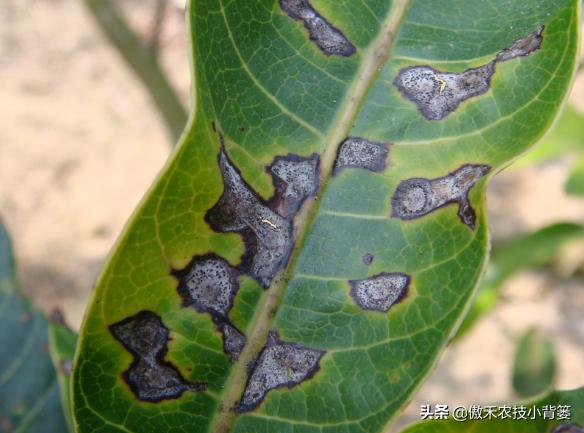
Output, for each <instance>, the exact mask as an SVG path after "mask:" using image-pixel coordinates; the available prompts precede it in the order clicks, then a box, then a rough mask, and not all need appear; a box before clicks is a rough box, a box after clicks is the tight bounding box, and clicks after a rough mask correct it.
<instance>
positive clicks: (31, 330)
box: [0, 223, 68, 433]
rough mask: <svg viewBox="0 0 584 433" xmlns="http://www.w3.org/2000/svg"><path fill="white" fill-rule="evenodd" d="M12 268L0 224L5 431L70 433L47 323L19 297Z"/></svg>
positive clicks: (1, 415) (0, 418) (0, 373)
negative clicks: (49, 351) (51, 356)
mask: <svg viewBox="0 0 584 433" xmlns="http://www.w3.org/2000/svg"><path fill="white" fill-rule="evenodd" d="M13 265H14V263H13V257H12V250H11V244H10V239H9V237H8V234H7V233H6V230H5V228H4V226H3V225H2V224H1V223H0V347H1V348H2V350H0V432H3V433H17V432H18V433H46V432H51V433H65V432H67V431H68V429H67V425H66V423H65V419H64V418H63V412H62V409H61V403H60V400H59V386H58V383H57V377H56V375H55V371H54V370H53V365H52V363H51V359H50V357H49V354H48V347H47V345H48V342H47V326H48V324H47V320H46V319H45V317H44V316H43V315H42V314H41V313H39V312H38V311H36V310H35V309H34V308H33V307H32V306H31V305H30V303H29V302H28V301H27V300H26V299H24V298H23V297H22V296H21V295H20V293H19V292H18V290H17V288H16V282H15V274H14V268H13Z"/></svg>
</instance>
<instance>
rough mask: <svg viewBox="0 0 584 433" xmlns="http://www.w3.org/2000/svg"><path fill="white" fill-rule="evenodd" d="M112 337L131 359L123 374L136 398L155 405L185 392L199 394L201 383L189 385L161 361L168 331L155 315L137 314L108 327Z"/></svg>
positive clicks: (174, 368) (166, 348)
mask: <svg viewBox="0 0 584 433" xmlns="http://www.w3.org/2000/svg"><path fill="white" fill-rule="evenodd" d="M109 329H110V332H111V333H112V335H113V336H114V337H115V338H116V339H117V340H118V341H119V342H120V343H122V345H123V346H124V347H125V348H126V349H127V350H128V351H129V352H130V353H131V354H132V355H133V356H134V361H133V362H132V364H131V365H130V368H129V369H128V370H126V371H125V372H124V373H123V377H124V379H125V381H126V382H127V383H128V385H129V386H130V388H131V389H132V391H133V392H134V394H135V395H136V398H138V399H139V400H142V401H148V402H159V401H162V400H169V399H175V398H179V397H180V396H181V395H182V394H183V393H184V392H185V391H203V390H205V389H206V384H204V383H192V382H188V381H187V380H185V379H184V378H183V376H182V375H181V373H180V372H179V371H178V369H177V368H176V367H175V366H173V365H172V364H171V363H170V362H168V361H166V360H165V359H164V358H165V356H166V354H167V352H168V340H169V336H170V332H169V330H168V328H167V327H166V326H164V324H163V323H162V320H161V319H160V317H159V316H157V315H156V314H154V313H153V312H151V311H141V312H139V313H138V314H136V315H135V316H132V317H129V318H127V319H124V320H122V321H120V322H117V323H114V324H113V325H111V326H110V327H109Z"/></svg>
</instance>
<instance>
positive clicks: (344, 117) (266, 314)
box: [189, 0, 411, 433]
mask: <svg viewBox="0 0 584 433" xmlns="http://www.w3.org/2000/svg"><path fill="white" fill-rule="evenodd" d="M410 3H411V0H394V1H393V4H392V6H391V9H390V11H389V13H388V14H387V17H386V19H385V20H384V21H383V25H382V26H381V30H380V34H379V36H378V37H377V38H376V39H375V40H374V41H373V43H372V44H371V45H370V46H369V48H368V49H367V50H366V51H365V54H364V56H363V61H362V64H361V66H360V67H359V70H358V73H357V75H356V78H355V79H354V80H353V83H352V85H351V87H350V88H349V91H348V92H347V94H346V95H345V98H344V100H343V102H342V104H341V106H340V109H339V111H338V114H337V116H336V117H335V120H334V121H333V122H332V123H331V127H330V128H329V131H328V132H327V134H326V135H325V140H324V142H325V143H326V144H325V148H324V151H323V152H322V154H321V170H322V176H321V182H320V185H321V186H320V188H319V191H318V193H317V196H320V195H322V194H323V193H324V191H325V190H326V187H327V183H328V182H327V181H328V179H329V178H330V177H331V174H332V171H333V165H334V162H335V159H336V155H337V151H338V146H339V145H340V143H341V142H342V141H343V140H344V139H345V138H346V137H347V136H348V134H349V132H350V130H351V128H352V124H353V122H354V120H355V118H356V116H357V114H358V113H359V110H360V108H361V105H362V104H363V102H364V100H365V97H366V96H367V94H368V90H369V88H370V87H371V85H372V84H373V82H374V81H375V79H376V78H377V76H378V75H379V72H380V70H381V67H382V66H383V65H384V64H385V63H386V62H387V60H388V59H389V53H390V50H391V47H392V45H393V42H394V41H395V36H396V34H397V30H398V29H399V27H400V23H401V22H402V20H403V18H404V17H405V15H406V12H407V10H408V7H409V5H410ZM189 15H190V14H189ZM191 29H192V26H189V30H190V31H191ZM317 211H318V202H317V201H313V202H310V203H307V204H306V205H305V208H304V209H303V210H302V211H301V212H300V213H299V215H298V216H297V218H296V225H297V232H298V239H297V240H296V243H295V245H294V249H293V251H292V253H291V259H290V262H289V264H288V266H287V267H286V269H284V271H283V272H280V274H279V275H278V277H277V278H276V279H275V280H274V282H273V283H272V285H271V286H270V288H269V289H268V290H267V292H266V293H264V295H263V296H262V301H261V305H260V306H259V307H258V309H257V310H256V313H255V314H254V318H253V321H252V324H251V329H250V332H248V336H247V337H248V340H247V344H246V346H245V348H244V350H243V351H242V353H241V355H240V357H239V360H238V362H237V363H236V364H235V365H234V367H233V369H232V371H231V374H230V375H229V377H228V379H227V381H226V384H225V390H226V392H225V394H224V397H223V399H222V401H221V402H220V404H219V406H218V407H219V410H218V412H217V414H216V416H215V418H214V419H213V420H212V421H211V424H210V428H209V431H210V432H211V431H212V432H214V433H228V432H229V431H230V430H231V427H232V425H233V422H234V420H235V418H236V414H235V412H234V411H233V407H234V406H235V405H236V404H237V402H238V401H239V399H240V398H241V395H242V394H243V392H244V390H245V385H246V382H247V376H248V367H247V366H248V365H250V363H251V362H252V361H253V360H254V359H255V358H257V356H258V355H259V353H260V351H261V349H262V348H263V346H264V344H265V341H266V339H267V335H268V331H269V329H270V324H271V322H272V321H273V317H274V316H275V314H274V313H275V311H276V310H277V308H278V305H279V303H280V299H281V297H282V295H283V293H284V290H285V288H286V286H287V279H286V278H283V277H284V275H283V274H285V273H286V272H287V271H289V270H290V269H292V268H293V267H294V264H295V262H296V259H297V256H298V251H299V246H301V245H303V243H304V239H305V237H306V234H307V229H308V227H310V226H311V224H312V221H313V220H314V218H315V216H316V214H317Z"/></svg>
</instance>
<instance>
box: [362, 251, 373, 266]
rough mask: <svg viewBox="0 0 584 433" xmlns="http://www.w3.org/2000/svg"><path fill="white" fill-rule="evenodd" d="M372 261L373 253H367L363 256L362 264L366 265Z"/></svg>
mask: <svg viewBox="0 0 584 433" xmlns="http://www.w3.org/2000/svg"><path fill="white" fill-rule="evenodd" d="M371 263H373V254H371V253H367V254H365V255H364V256H363V264H364V265H366V266H369V265H371Z"/></svg>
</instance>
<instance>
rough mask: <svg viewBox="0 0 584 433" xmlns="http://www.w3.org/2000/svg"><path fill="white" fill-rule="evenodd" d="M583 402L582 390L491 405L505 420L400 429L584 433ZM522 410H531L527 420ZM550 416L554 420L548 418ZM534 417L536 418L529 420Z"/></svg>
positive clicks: (443, 432)
mask: <svg viewBox="0 0 584 433" xmlns="http://www.w3.org/2000/svg"><path fill="white" fill-rule="evenodd" d="M583 403H584V388H579V389H576V390H573V391H555V392H552V393H550V394H549V395H548V396H546V397H544V398H542V399H540V400H538V401H535V402H530V403H518V404H498V405H495V406H490V407H493V408H494V413H495V414H497V416H498V415H499V414H501V413H505V414H506V413H507V409H504V411H501V410H500V408H501V407H506V408H509V409H510V410H509V411H508V412H509V415H510V416H509V417H505V418H504V419H501V418H497V419H487V418H486V417H485V418H484V419H480V420H479V419H473V420H467V421H463V422H461V421H455V420H454V419H453V418H450V419H447V420H436V419H433V420H431V421H424V422H420V423H418V424H414V425H413V426H410V427H408V428H406V429H405V430H402V432H401V433H426V432H428V433H464V432H469V433H470V432H472V433H499V432H501V433H503V432H504V433H582V431H584V430H583V429H582V427H581V426H583V425H584V410H583V408H584V404H583ZM487 407H488V406H483V407H482V411H481V412H482V413H483V415H486V413H487V411H486V408H487ZM516 408H517V409H516ZM534 408H535V409H534ZM454 409H455V408H452V410H454ZM467 409H468V408H467ZM523 409H524V410H525V412H526V415H527V413H529V411H531V413H530V414H529V416H528V417H527V418H528V419H518V416H519V415H518V413H523ZM544 409H548V410H549V412H547V416H545V415H544ZM515 411H517V412H515ZM514 413H517V415H514ZM552 413H553V414H554V419H550V418H551V416H552V415H551V414H552ZM534 414H535V419H534V420H532V419H530V418H531V417H533V416H534ZM560 414H561V415H562V418H563V417H564V416H566V417H568V419H565V418H564V419H559V418H558V415H560ZM505 416H506V415H505ZM514 417H515V419H514Z"/></svg>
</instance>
